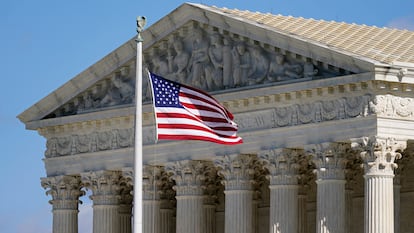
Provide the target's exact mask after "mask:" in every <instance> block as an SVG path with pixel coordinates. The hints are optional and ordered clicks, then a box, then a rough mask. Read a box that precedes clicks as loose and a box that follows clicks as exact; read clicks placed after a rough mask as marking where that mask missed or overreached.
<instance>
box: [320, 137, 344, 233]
mask: <svg viewBox="0 0 414 233" xmlns="http://www.w3.org/2000/svg"><path fill="white" fill-rule="evenodd" d="M314 146H315V147H314V148H313V153H312V156H313V162H314V163H315V165H316V170H315V172H316V175H317V180H316V184H317V197H316V202H317V210H316V221H317V222H316V227H317V229H316V232H317V233H345V221H346V220H345V183H346V180H345V165H346V159H345V158H346V154H347V153H349V151H350V145H349V144H345V143H324V144H318V145H314Z"/></svg>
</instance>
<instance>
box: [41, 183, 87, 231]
mask: <svg viewBox="0 0 414 233" xmlns="http://www.w3.org/2000/svg"><path fill="white" fill-rule="evenodd" d="M41 185H42V187H43V188H45V189H47V188H48V189H49V190H48V191H47V192H46V194H48V195H51V196H52V200H51V201H49V203H50V204H52V206H53V210H52V212H53V231H52V232H53V233H77V232H78V212H79V210H78V205H79V203H80V201H79V197H80V196H82V195H84V194H85V192H84V191H81V190H80V189H81V182H80V177H79V176H54V177H47V178H42V179H41Z"/></svg>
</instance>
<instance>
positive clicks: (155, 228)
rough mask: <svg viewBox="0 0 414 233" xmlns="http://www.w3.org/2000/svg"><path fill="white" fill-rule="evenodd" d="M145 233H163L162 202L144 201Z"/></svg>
mask: <svg viewBox="0 0 414 233" xmlns="http://www.w3.org/2000/svg"><path fill="white" fill-rule="evenodd" d="M142 208H143V209H142V213H143V232H144V233H159V232H161V221H160V220H161V218H160V201H159V200H143V202H142Z"/></svg>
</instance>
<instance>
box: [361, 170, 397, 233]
mask: <svg viewBox="0 0 414 233" xmlns="http://www.w3.org/2000/svg"><path fill="white" fill-rule="evenodd" d="M364 177H365V219H366V223H365V232H366V233H392V232H394V198H393V177H394V176H393V175H388V176H387V175H382V176H379V175H365V176H364Z"/></svg>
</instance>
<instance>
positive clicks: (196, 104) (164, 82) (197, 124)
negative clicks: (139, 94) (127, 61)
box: [149, 73, 243, 145]
mask: <svg viewBox="0 0 414 233" xmlns="http://www.w3.org/2000/svg"><path fill="white" fill-rule="evenodd" d="M149 76H150V81H151V86H152V94H153V103H154V111H155V118H156V124H157V137H158V139H167V140H202V141H210V142H215V143H220V144H227V145H234V144H239V143H242V142H243V140H242V139H241V138H240V137H239V136H237V124H236V123H235V122H233V115H232V114H231V113H230V112H229V111H228V110H227V109H226V108H225V107H223V106H222V105H221V104H220V103H219V102H218V101H217V100H215V99H214V98H213V97H212V96H210V95H209V94H207V93H205V92H204V91H201V90H198V89H195V88H192V87H189V86H186V85H183V84H180V83H177V82H174V81H170V80H168V79H165V78H163V77H160V76H158V75H155V74H153V73H149Z"/></svg>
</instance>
